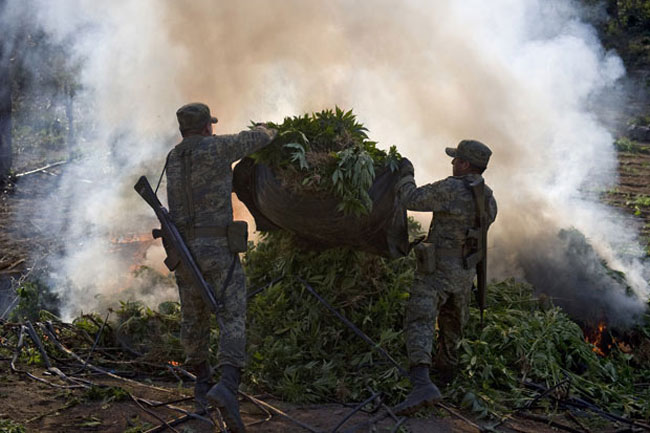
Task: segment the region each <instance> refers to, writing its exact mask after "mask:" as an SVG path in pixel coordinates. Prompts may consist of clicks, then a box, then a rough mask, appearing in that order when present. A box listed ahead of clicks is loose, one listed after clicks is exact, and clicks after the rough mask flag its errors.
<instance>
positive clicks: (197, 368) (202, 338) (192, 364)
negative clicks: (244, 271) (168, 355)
mask: <svg viewBox="0 0 650 433" xmlns="http://www.w3.org/2000/svg"><path fill="white" fill-rule="evenodd" d="M176 283H177V284H178V293H179V296H180V301H181V344H182V346H183V349H184V351H185V356H186V361H185V363H186V365H187V367H186V368H187V369H188V371H190V372H192V373H193V374H194V375H196V384H195V386H194V398H195V399H196V403H197V404H196V405H197V410H201V409H205V408H206V407H207V400H206V393H207V392H208V390H209V389H210V388H212V386H213V385H214V381H213V380H212V368H211V367H210V363H209V361H208V355H209V343H210V310H209V309H208V308H207V306H206V304H205V302H204V301H203V298H202V296H201V294H200V293H198V291H197V290H196V288H195V287H194V286H193V285H191V284H190V283H189V282H188V281H187V278H186V277H185V276H184V275H183V274H182V273H181V272H177V273H176Z"/></svg>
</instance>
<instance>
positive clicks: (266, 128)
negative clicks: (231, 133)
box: [255, 123, 278, 140]
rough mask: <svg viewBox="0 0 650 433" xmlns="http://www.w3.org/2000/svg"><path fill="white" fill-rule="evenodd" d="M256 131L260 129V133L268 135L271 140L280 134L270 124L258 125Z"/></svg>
mask: <svg viewBox="0 0 650 433" xmlns="http://www.w3.org/2000/svg"><path fill="white" fill-rule="evenodd" d="M255 129H259V130H260V131H262V132H264V133H266V135H268V136H269V137H271V140H273V139H274V138H275V136H276V135H277V133H278V130H277V129H275V128H271V127H270V126H269V124H268V123H256V124H255Z"/></svg>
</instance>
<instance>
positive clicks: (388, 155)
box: [251, 107, 401, 215]
mask: <svg viewBox="0 0 650 433" xmlns="http://www.w3.org/2000/svg"><path fill="white" fill-rule="evenodd" d="M268 126H270V127H272V128H275V129H277V130H278V135H277V136H276V138H275V139H274V140H273V141H272V142H271V143H270V144H269V145H268V146H266V147H265V148H264V149H262V150H260V151H258V152H256V153H255V154H253V155H251V157H252V158H253V159H255V161H256V162H258V163H264V164H267V165H269V166H271V167H273V168H274V169H275V170H276V173H279V175H280V176H281V177H282V176H285V177H286V178H287V179H289V181H288V182H289V183H294V184H295V185H294V186H295V187H296V188H294V189H296V190H298V191H300V190H301V188H302V189H303V190H304V188H303V187H307V188H311V189H312V190H316V191H320V192H323V193H327V194H333V195H334V196H335V197H338V198H339V199H340V200H341V203H340V206H339V210H340V211H342V212H343V213H344V214H346V215H363V214H367V213H369V212H370V211H371V210H372V209H371V208H372V201H371V200H370V197H369V196H368V189H369V188H370V186H371V185H372V182H373V180H374V178H375V169H376V168H379V167H381V168H383V167H387V168H388V169H390V170H392V171H394V170H396V169H397V167H398V162H399V160H400V159H401V156H400V155H399V153H398V152H397V149H396V148H395V146H392V147H391V148H390V149H389V151H388V152H385V151H383V150H380V149H378V148H377V146H376V145H377V143H376V142H374V141H370V140H368V136H367V134H366V131H367V129H366V128H365V127H364V126H363V125H362V124H361V123H359V122H357V120H356V116H355V115H354V114H353V113H352V110H349V111H344V110H341V109H340V108H338V107H336V108H335V109H334V110H323V111H321V112H319V113H312V114H305V115H303V116H296V117H287V118H285V119H284V121H283V123H281V124H276V123H272V122H270V123H268Z"/></svg>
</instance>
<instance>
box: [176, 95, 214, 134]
mask: <svg viewBox="0 0 650 433" xmlns="http://www.w3.org/2000/svg"><path fill="white" fill-rule="evenodd" d="M176 118H177V119H178V126H179V129H180V130H181V131H195V130H197V131H198V130H201V129H203V127H205V125H206V124H207V123H208V122H212V123H217V122H218V120H217V118H216V117H212V115H211V114H210V107H208V106H207V105H205V104H202V103H200V102H192V103H190V104H187V105H183V106H182V107H181V108H179V109H178V110H176Z"/></svg>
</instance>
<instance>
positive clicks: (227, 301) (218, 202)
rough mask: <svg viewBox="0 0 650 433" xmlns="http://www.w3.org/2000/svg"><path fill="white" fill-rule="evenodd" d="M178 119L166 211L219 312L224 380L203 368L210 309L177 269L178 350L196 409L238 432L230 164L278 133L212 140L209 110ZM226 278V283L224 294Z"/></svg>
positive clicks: (242, 311) (238, 323) (191, 110)
mask: <svg viewBox="0 0 650 433" xmlns="http://www.w3.org/2000/svg"><path fill="white" fill-rule="evenodd" d="M176 116H177V118H178V123H179V126H180V131H181V135H182V136H183V140H182V141H181V142H180V143H179V144H178V145H176V147H174V149H172V151H171V152H170V153H169V155H168V157H167V165H166V167H167V197H168V201H169V212H170V215H171V217H172V219H173V220H174V222H175V224H176V226H177V227H178V230H179V232H180V233H181V235H182V236H183V239H184V240H185V242H186V244H187V246H188V248H189V249H190V251H191V252H192V255H193V256H194V259H195V260H196V263H197V265H198V267H199V268H200V269H201V271H202V273H203V276H204V278H205V280H206V281H207V282H208V283H209V284H210V285H211V286H212V287H213V288H214V289H215V291H216V292H217V293H216V297H217V300H218V301H220V303H221V304H222V305H223V308H222V311H220V314H219V316H220V321H219V325H220V329H219V332H220V340H219V353H218V359H219V361H218V367H220V368H221V380H220V382H219V383H218V384H217V385H214V382H213V381H212V369H211V367H210V364H209V362H208V345H209V339H210V317H211V309H210V308H209V306H208V304H207V303H206V302H205V301H204V300H203V298H202V296H201V292H200V289H199V288H197V287H195V286H194V285H193V284H192V283H191V279H190V277H189V275H187V274H186V273H185V272H184V270H183V269H182V267H181V268H179V269H177V270H176V272H175V276H176V282H177V283H178V290H179V295H180V301H181V315H182V319H181V343H182V345H183V348H184V349H185V353H186V356H187V359H186V364H187V365H188V369H189V370H191V371H193V372H194V373H195V374H196V376H197V382H196V386H195V398H196V400H197V402H198V403H199V404H200V406H202V407H205V406H206V404H207V400H206V394H207V397H208V398H210V400H211V401H212V402H213V403H214V404H215V405H216V406H217V407H219V408H220V410H221V412H222V414H223V415H224V418H225V419H226V422H227V423H228V427H229V429H230V431H233V432H241V431H244V425H243V423H242V422H241V418H240V415H239V405H238V401H237V390H238V387H239V380H240V370H241V368H242V367H243V366H244V361H245V350H246V349H245V319H246V289H245V277H244V272H243V269H242V266H241V264H240V262H239V256H238V255H237V254H236V253H234V252H233V251H232V248H230V247H229V241H228V238H227V227H228V226H229V225H230V224H231V223H232V220H233V209H232V203H231V193H232V171H231V164H232V163H233V162H234V161H236V160H238V159H241V158H242V157H244V156H245V155H248V154H249V153H252V152H255V151H257V150H258V149H260V148H262V147H263V146H265V145H267V144H268V143H269V142H270V141H271V140H272V139H273V137H274V135H275V131H274V130H269V129H266V128H265V127H263V126H258V127H256V128H255V129H253V130H249V131H242V132H240V133H239V134H233V135H217V136H215V135H212V124H213V123H216V122H217V119H216V118H215V117H212V116H211V115H210V109H209V108H208V106H207V105H205V104H200V103H192V104H187V105H184V106H183V107H181V108H179V109H178V111H177V112H176ZM228 275H230V280H229V281H228V284H227V286H226V287H224V282H225V281H226V280H227V278H228ZM213 385H214V386H213Z"/></svg>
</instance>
